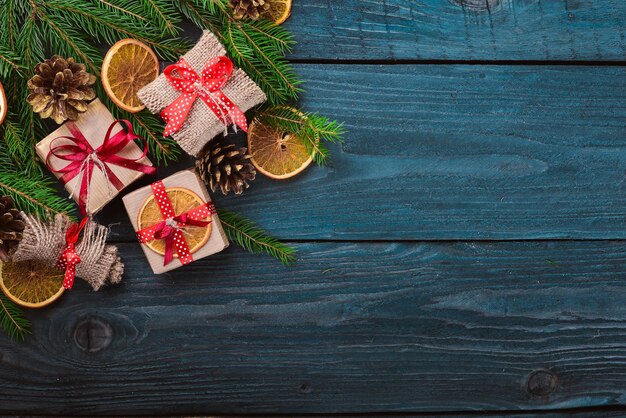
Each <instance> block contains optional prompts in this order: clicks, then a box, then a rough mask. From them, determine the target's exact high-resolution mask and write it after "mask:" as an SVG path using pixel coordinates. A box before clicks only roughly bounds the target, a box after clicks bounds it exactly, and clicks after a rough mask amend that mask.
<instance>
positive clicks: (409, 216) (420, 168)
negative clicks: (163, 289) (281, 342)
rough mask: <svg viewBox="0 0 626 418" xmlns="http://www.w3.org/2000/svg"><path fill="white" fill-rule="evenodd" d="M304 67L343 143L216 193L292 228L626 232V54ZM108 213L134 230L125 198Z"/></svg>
mask: <svg viewBox="0 0 626 418" xmlns="http://www.w3.org/2000/svg"><path fill="white" fill-rule="evenodd" d="M298 71H299V72H300V73H301V74H302V75H303V76H304V78H305V79H306V80H307V81H306V86H307V89H308V93H306V94H305V95H304V99H303V105H304V106H305V107H306V108H307V109H315V110H318V111H320V112H321V113H322V114H325V115H330V116H332V117H335V118H337V119H338V120H342V121H345V123H346V128H347V130H348V133H347V135H346V143H345V145H343V146H341V147H333V155H332V160H333V161H332V162H331V164H330V165H329V166H328V167H325V168H321V167H313V166H312V167H311V168H309V169H308V170H307V171H305V172H304V173H303V174H302V175H300V176H298V177H296V178H295V179H294V180H292V181H282V182H277V181H272V180H269V179H266V178H264V177H263V176H262V175H259V176H258V179H257V180H256V181H255V182H254V183H253V185H252V187H251V188H250V189H249V190H247V191H246V192H245V194H244V195H243V196H232V197H229V198H226V199H224V198H223V197H222V196H221V194H219V193H216V194H214V196H213V197H214V200H215V203H216V205H217V206H218V207H220V206H221V207H228V208H232V209H234V210H236V211H238V212H240V213H242V214H243V215H245V216H248V217H250V218H251V219H254V220H257V221H258V222H259V223H260V224H261V226H263V227H265V228H267V229H268V230H269V231H270V232H272V233H273V234H276V235H278V236H279V237H281V238H284V239H346V240H364V239H365V240H423V239H428V240H449V239H468V240H473V239H536V238H540V239H552V238H556V239H567V238H575V239H586V238H593V239H609V238H619V239H623V238H626V228H624V226H625V220H626V189H625V171H624V168H625V167H626V122H625V121H626V68H623V67H588V66H580V67H576V66H573V67H568V66H565V67H564V66H546V67H543V66H542V67H537V66H483V65H447V66H438V65H399V66H362V65H359V66H355V65H349V66H342V65H299V66H298ZM185 164H188V165H191V162H184V163H182V165H185ZM178 168H179V167H177V168H176V169H178ZM167 173H168V171H167V170H163V169H160V171H159V176H161V177H162V176H165V175H167ZM142 181H144V182H145V181H149V180H146V179H142ZM136 187H137V186H136ZM101 219H105V220H106V221H111V220H114V221H117V222H120V225H119V227H115V229H114V233H115V237H116V239H122V240H131V239H133V231H132V230H131V228H130V227H129V224H128V222H127V219H126V217H125V216H124V212H123V210H121V209H120V206H119V199H118V201H117V203H114V204H112V205H109V206H108V207H107V208H105V210H104V211H103V215H102V217H101Z"/></svg>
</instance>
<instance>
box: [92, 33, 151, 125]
mask: <svg viewBox="0 0 626 418" xmlns="http://www.w3.org/2000/svg"><path fill="white" fill-rule="evenodd" d="M158 75H159V60H158V58H157V56H156V55H155V54H154V52H153V51H152V49H150V47H149V46H147V45H146V44H144V43H142V42H139V41H137V40H135V39H122V40H121V41H119V42H117V43H116V44H115V45H113V46H112V47H111V49H109V52H107V54H106V55H105V57H104V62H103V63H102V85H103V86H104V90H105V91H106V92H107V94H108V95H109V97H110V98H111V100H113V102H114V103H115V104H116V105H118V106H119V107H121V108H122V109H124V110H126V111H128V112H131V113H135V112H139V111H140V110H142V109H144V108H145V106H144V104H143V103H142V102H141V100H139V97H137V91H139V89H141V88H142V87H144V86H145V85H147V84H148V83H150V82H152V81H153V80H154V79H155V78H157V76H158Z"/></svg>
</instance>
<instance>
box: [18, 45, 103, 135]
mask: <svg viewBox="0 0 626 418" xmlns="http://www.w3.org/2000/svg"><path fill="white" fill-rule="evenodd" d="M95 82H96V77H95V76H94V75H91V74H89V73H87V72H86V71H85V65H84V64H78V63H76V62H74V59H73V58H69V59H67V60H66V59H65V58H62V57H60V56H58V55H54V56H53V57H52V58H50V59H48V60H45V61H44V62H42V63H39V64H37V65H36V66H35V76H33V78H31V79H30V80H28V88H29V90H30V94H29V95H28V98H27V99H26V100H27V101H28V103H29V104H30V105H31V106H33V111H34V112H36V113H39V116H41V117H42V118H43V119H45V118H52V119H54V121H55V122H56V123H58V124H61V123H63V122H64V121H65V120H67V119H69V120H76V119H77V118H78V114H79V113H83V112H85V111H87V101H89V100H92V99H94V98H95V97H96V93H95V91H94V89H93V88H92V87H91V86H92V85H93V84H94V83H95Z"/></svg>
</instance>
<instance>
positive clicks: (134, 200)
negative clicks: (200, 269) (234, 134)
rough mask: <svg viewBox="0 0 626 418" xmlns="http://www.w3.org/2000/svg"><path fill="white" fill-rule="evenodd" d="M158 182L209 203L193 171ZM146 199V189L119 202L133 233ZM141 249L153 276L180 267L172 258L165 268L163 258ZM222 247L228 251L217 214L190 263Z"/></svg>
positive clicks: (147, 196) (201, 184) (148, 250)
mask: <svg viewBox="0 0 626 418" xmlns="http://www.w3.org/2000/svg"><path fill="white" fill-rule="evenodd" d="M161 181H162V182H163V185H164V186H165V189H166V190H167V189H168V188H171V187H181V188H185V189H188V190H191V191H192V192H194V193H196V194H197V195H198V196H200V198H201V199H202V200H203V201H204V202H206V203H210V202H211V197H210V196H209V192H208V191H207V189H206V187H205V186H204V183H203V182H202V181H201V180H200V179H199V178H198V176H197V174H196V173H195V171H194V170H183V171H179V172H178V173H175V174H173V175H171V176H169V177H166V178H164V179H163V180H161ZM150 196H152V188H151V187H150V186H146V187H143V188H141V189H139V190H136V191H134V192H132V193H129V194H127V195H126V196H124V197H123V198H122V200H123V201H124V206H125V207H126V212H128V216H129V217H130V222H131V223H132V224H133V228H134V229H135V232H137V229H138V225H139V214H140V211H141V208H142V207H143V205H144V202H145V201H146V199H147V198H149V197H150ZM177 215H179V214H177ZM141 247H142V248H143V251H144V253H145V254H146V258H147V259H148V263H149V264H150V267H152V271H153V272H154V273H155V274H161V273H165V272H167V271H170V270H174V269H176V268H178V267H180V266H182V263H181V262H180V260H179V259H178V257H176V256H175V257H174V259H173V260H172V261H171V262H170V263H169V264H167V265H165V266H164V265H163V262H164V258H163V255H161V254H159V253H157V252H155V251H153V250H152V249H150V248H149V247H148V246H147V245H145V244H141ZM226 247H228V238H227V237H226V234H225V233H224V230H223V229H222V224H221V223H220V219H219V217H218V216H217V213H214V214H213V215H212V216H211V233H210V235H209V239H208V241H207V242H206V243H205V244H204V245H203V246H202V247H201V248H199V249H198V250H197V251H195V252H194V253H192V256H193V259H194V261H197V260H199V259H201V258H203V257H207V256H209V255H212V254H215V253H218V252H220V251H222V250H223V249H225V248H226Z"/></svg>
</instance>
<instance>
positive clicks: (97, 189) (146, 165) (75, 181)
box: [36, 99, 156, 214]
mask: <svg viewBox="0 0 626 418" xmlns="http://www.w3.org/2000/svg"><path fill="white" fill-rule="evenodd" d="M138 139H139V140H140V139H141V138H139V137H137V135H135V134H134V133H133V130H132V126H131V125H130V123H129V122H128V121H116V120H115V119H114V118H113V115H111V113H110V112H109V111H108V109H107V108H106V107H105V106H104V105H103V104H102V103H101V102H100V100H98V99H96V100H94V101H93V102H91V103H90V104H89V106H88V108H87V111H86V112H85V113H82V114H81V115H80V116H79V117H78V120H76V121H68V122H65V123H64V124H63V125H61V127H59V128H58V129H57V130H56V131H54V132H52V133H51V134H50V135H48V136H47V137H45V138H44V139H43V140H42V141H40V142H39V143H38V144H37V146H36V149H37V154H38V155H39V157H40V158H41V160H42V161H44V162H45V163H46V165H47V166H48V168H49V169H50V171H52V173H54V175H55V176H56V177H57V178H58V179H60V180H61V182H62V183H63V184H64V185H65V189H66V190H67V191H68V192H69V193H70V195H71V196H72V198H74V200H76V202H77V203H78V204H79V207H80V210H81V213H83V214H85V213H89V214H94V213H96V212H98V211H99V210H100V209H102V208H103V207H104V206H105V205H106V204H107V203H108V202H109V201H111V200H112V199H113V198H114V197H115V196H117V195H118V194H119V192H120V191H121V190H122V189H124V188H125V187H126V186H128V185H129V184H131V183H132V182H133V181H135V180H137V179H138V178H140V177H141V176H143V175H144V174H153V173H154V172H155V171H156V169H155V168H154V167H153V166H152V163H151V162H150V160H149V159H148V158H147V157H146V153H147V144H145V142H144V144H143V145H144V146H143V149H142V148H140V147H139V146H138V145H137V144H136V143H135V140H138Z"/></svg>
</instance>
